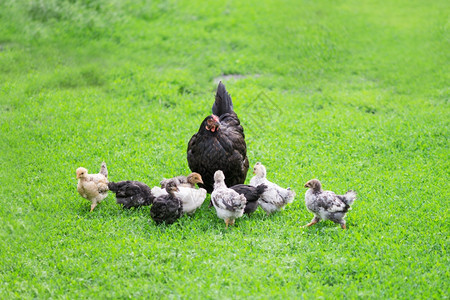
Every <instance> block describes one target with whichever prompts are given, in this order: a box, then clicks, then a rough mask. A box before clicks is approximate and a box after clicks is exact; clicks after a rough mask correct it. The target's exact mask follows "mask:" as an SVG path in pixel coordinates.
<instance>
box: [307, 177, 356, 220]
mask: <svg viewBox="0 0 450 300" xmlns="http://www.w3.org/2000/svg"><path fill="white" fill-rule="evenodd" d="M305 188H308V190H307V191H306V193H305V204H306V208H307V209H308V210H309V211H310V212H312V213H313V214H314V218H313V219H312V220H311V222H310V223H308V224H306V225H305V226H304V227H309V226H312V225H314V224H316V223H317V222H319V221H320V220H331V221H333V222H334V223H338V224H340V225H341V228H342V229H346V227H345V220H344V217H345V214H346V213H347V211H348V210H350V206H351V205H352V204H353V201H355V200H356V193H355V192H354V191H351V190H350V191H348V192H347V193H346V194H345V195H336V194H335V193H333V192H332V191H324V190H322V184H321V183H320V181H319V180H317V179H311V180H310V181H308V182H307V183H306V184H305Z"/></svg>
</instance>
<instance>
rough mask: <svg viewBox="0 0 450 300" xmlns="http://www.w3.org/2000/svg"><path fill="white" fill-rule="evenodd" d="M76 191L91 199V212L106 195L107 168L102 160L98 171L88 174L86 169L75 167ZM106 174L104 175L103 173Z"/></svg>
mask: <svg viewBox="0 0 450 300" xmlns="http://www.w3.org/2000/svg"><path fill="white" fill-rule="evenodd" d="M76 172H77V179H78V185H77V191H78V193H79V194H80V195H81V197H83V198H85V199H87V200H89V201H91V210H90V211H91V212H92V211H93V210H94V208H95V207H96V206H97V204H98V203H100V202H101V201H102V200H103V199H105V198H106V197H107V196H108V179H107V178H106V176H108V170H107V169H106V163H105V162H103V163H102V166H101V169H100V173H98V174H89V173H88V170H87V169H85V168H83V167H80V168H78V169H77V171H76ZM105 174H106V175H105Z"/></svg>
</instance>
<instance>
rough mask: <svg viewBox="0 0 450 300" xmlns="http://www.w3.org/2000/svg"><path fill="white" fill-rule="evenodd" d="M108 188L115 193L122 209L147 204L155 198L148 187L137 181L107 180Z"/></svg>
mask: <svg viewBox="0 0 450 300" xmlns="http://www.w3.org/2000/svg"><path fill="white" fill-rule="evenodd" d="M108 188H109V190H110V191H112V192H113V193H115V194H116V202H117V204H122V205H123V208H124V209H130V208H132V207H141V206H148V205H151V204H152V203H153V200H154V199H155V196H153V195H152V191H151V190H150V188H149V187H148V186H147V185H146V184H145V183H142V182H139V181H119V182H109V183H108Z"/></svg>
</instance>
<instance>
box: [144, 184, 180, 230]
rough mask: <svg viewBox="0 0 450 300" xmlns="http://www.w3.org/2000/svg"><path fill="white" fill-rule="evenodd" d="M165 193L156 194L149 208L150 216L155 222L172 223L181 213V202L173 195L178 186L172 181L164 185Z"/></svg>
mask: <svg viewBox="0 0 450 300" xmlns="http://www.w3.org/2000/svg"><path fill="white" fill-rule="evenodd" d="M166 191H167V194H164V195H160V196H158V197H157V198H156V199H155V200H154V201H153V205H152V207H151V208H150V217H151V218H152V219H153V221H155V223H156V224H161V223H166V224H172V223H174V222H175V221H176V220H178V218H180V217H181V215H182V214H183V204H182V203H181V200H180V199H179V198H178V197H177V196H176V195H175V192H177V191H178V187H177V186H176V185H175V184H174V183H173V182H171V183H168V184H167V185H166Z"/></svg>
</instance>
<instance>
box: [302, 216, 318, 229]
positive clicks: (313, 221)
mask: <svg viewBox="0 0 450 300" xmlns="http://www.w3.org/2000/svg"><path fill="white" fill-rule="evenodd" d="M319 221H320V218H318V217H314V218H313V219H312V220H311V222H309V223H308V224H306V225H305V226H303V228H304V227H310V226H313V225H314V224H316V223H317V222H319Z"/></svg>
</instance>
